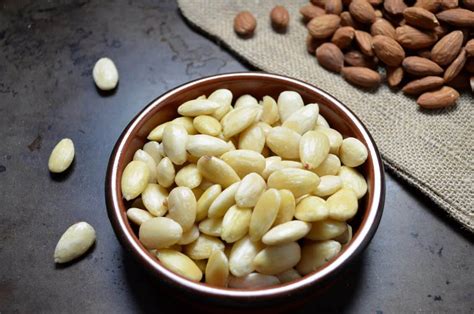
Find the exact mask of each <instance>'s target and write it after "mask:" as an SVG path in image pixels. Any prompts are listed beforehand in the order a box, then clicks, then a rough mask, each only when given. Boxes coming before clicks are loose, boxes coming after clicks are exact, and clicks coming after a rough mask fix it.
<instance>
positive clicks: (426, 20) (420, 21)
mask: <svg viewBox="0 0 474 314" xmlns="http://www.w3.org/2000/svg"><path fill="white" fill-rule="evenodd" d="M403 17H404V18H405V21H406V22H407V24H410V25H412V26H415V27H418V28H423V29H434V28H435V27H436V26H438V25H439V22H438V19H437V18H436V16H435V15H434V14H433V13H431V12H430V11H428V10H425V9H423V8H417V7H411V8H406V9H405V11H403Z"/></svg>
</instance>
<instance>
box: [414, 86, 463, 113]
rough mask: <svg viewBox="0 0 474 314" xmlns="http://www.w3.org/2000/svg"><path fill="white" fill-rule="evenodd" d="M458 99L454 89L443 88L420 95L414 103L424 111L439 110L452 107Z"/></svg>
mask: <svg viewBox="0 0 474 314" xmlns="http://www.w3.org/2000/svg"><path fill="white" fill-rule="evenodd" d="M458 98H459V93H458V92H457V91H456V90H455V89H454V88H452V87H448V86H444V87H442V88H441V89H439V90H437V91H434V92H426V93H424V94H421V95H420V97H418V99H417V100H416V102H417V103H418V105H420V107H422V108H425V109H439V108H445V107H448V106H452V105H454V103H455V102H456V100H458Z"/></svg>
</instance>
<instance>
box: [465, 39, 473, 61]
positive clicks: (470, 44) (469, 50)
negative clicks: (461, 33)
mask: <svg viewBox="0 0 474 314" xmlns="http://www.w3.org/2000/svg"><path fill="white" fill-rule="evenodd" d="M465 48H466V54H467V56H468V57H473V56H474V39H471V40H469V41H468V42H467V43H466V47H465Z"/></svg>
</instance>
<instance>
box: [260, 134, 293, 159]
mask: <svg viewBox="0 0 474 314" xmlns="http://www.w3.org/2000/svg"><path fill="white" fill-rule="evenodd" d="M300 139H301V136H300V135H299V134H298V133H297V132H295V131H293V130H290V129H288V128H284V127H275V128H273V129H272V130H271V131H270V132H269V133H268V135H267V139H266V144H267V146H268V147H269V148H270V149H271V150H272V151H273V152H274V153H275V154H277V155H278V156H280V157H282V158H287V159H297V158H299V143H300Z"/></svg>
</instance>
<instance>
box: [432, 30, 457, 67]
mask: <svg viewBox="0 0 474 314" xmlns="http://www.w3.org/2000/svg"><path fill="white" fill-rule="evenodd" d="M463 37H464V36H463V33H462V31H454V32H451V33H449V34H448V35H446V36H444V37H443V38H441V39H440V41H438V42H437V43H436V44H435V45H434V46H433V49H431V60H433V61H434V62H436V63H438V64H439V65H441V66H444V65H448V64H450V63H451V62H452V61H453V60H454V58H456V56H457V55H458V54H459V51H460V50H461V46H462V41H463Z"/></svg>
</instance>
